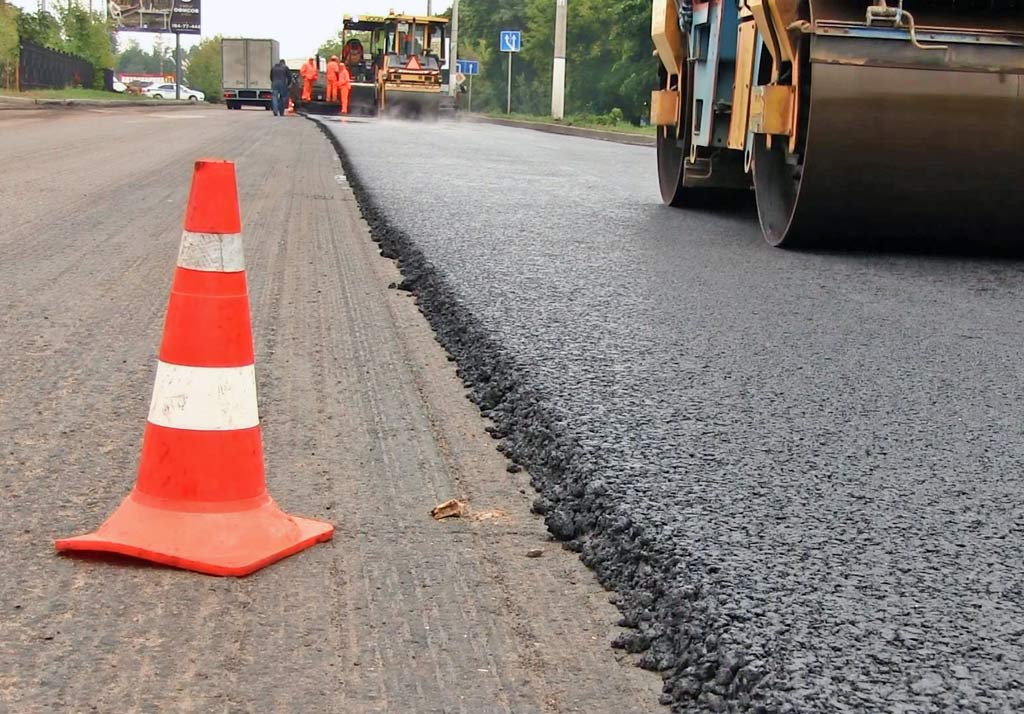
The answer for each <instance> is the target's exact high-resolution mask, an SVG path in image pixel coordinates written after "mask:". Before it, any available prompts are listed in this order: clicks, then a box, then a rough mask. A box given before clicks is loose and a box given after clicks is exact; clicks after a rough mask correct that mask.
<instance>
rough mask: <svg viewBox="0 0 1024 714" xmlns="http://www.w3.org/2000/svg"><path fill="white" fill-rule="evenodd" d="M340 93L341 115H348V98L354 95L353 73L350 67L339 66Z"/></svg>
mask: <svg viewBox="0 0 1024 714" xmlns="http://www.w3.org/2000/svg"><path fill="white" fill-rule="evenodd" d="M338 91H339V92H340V94H341V113H342V114H348V98H349V96H350V95H351V94H352V73H351V72H349V71H348V65H345V64H340V65H338Z"/></svg>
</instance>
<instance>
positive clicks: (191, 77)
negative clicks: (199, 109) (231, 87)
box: [185, 35, 223, 102]
mask: <svg viewBox="0 0 1024 714" xmlns="http://www.w3.org/2000/svg"><path fill="white" fill-rule="evenodd" d="M220 42H221V36H220V35H217V36H216V37H208V38H206V39H204V40H203V41H202V42H200V43H199V44H198V45H196V46H195V47H193V48H192V49H191V50H190V51H189V60H188V67H187V68H186V69H185V83H186V84H187V85H188V86H190V87H192V88H193V89H198V90H199V91H200V92H202V93H203V94H205V95H206V101H208V102H217V101H220V95H221V91H222V89H223V87H222V84H221V82H222V79H223V75H222V73H221V61H220Z"/></svg>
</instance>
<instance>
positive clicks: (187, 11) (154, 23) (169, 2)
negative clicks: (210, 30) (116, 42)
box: [107, 0, 200, 35]
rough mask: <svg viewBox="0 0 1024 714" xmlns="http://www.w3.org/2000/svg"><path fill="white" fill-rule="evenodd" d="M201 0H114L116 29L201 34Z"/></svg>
mask: <svg viewBox="0 0 1024 714" xmlns="http://www.w3.org/2000/svg"><path fill="white" fill-rule="evenodd" d="M199 3H200V0H110V2H108V3H107V12H108V14H109V16H110V19H111V20H113V21H114V29H116V30H123V31H126V32H169V33H170V32H180V33H182V34H183V35H198V34H199Z"/></svg>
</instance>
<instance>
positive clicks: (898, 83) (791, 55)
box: [651, 0, 1024, 247]
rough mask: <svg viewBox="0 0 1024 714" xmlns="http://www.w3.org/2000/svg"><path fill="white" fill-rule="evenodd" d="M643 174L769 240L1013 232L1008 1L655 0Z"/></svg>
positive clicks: (1012, 10)
mask: <svg viewBox="0 0 1024 714" xmlns="http://www.w3.org/2000/svg"><path fill="white" fill-rule="evenodd" d="M651 29H652V31H651V35H652V38H653V40H654V46H655V52H656V55H657V57H658V60H659V67H658V70H659V84H658V89H657V90H656V91H654V93H653V94H652V98H651V117H652V124H654V125H656V126H657V127H658V139H657V150H658V151H657V153H658V179H659V183H660V186H661V195H662V198H663V199H664V201H665V202H666V203H668V204H670V205H673V206H680V207H700V206H703V205H710V204H711V203H712V202H714V201H716V200H717V198H718V197H720V195H721V194H722V192H725V191H731V190H735V189H740V190H750V188H751V187H753V190H754V193H755V195H756V200H757V210H758V215H759V218H760V222H761V228H762V230H763V232H764V236H765V238H766V239H767V240H768V242H769V243H770V244H772V245H775V246H786V247H793V246H812V245H818V246H827V245H830V244H837V243H840V242H842V243H844V244H845V243H849V242H850V241H857V240H859V239H863V238H864V237H871V238H872V239H886V238H893V239H900V240H901V241H902V240H906V239H912V240H914V241H925V242H928V241H943V242H946V241H962V242H965V243H966V242H971V241H973V240H975V239H982V240H989V239H992V238H993V237H999V238H1016V239H1018V242H1019V239H1020V238H1021V237H1022V233H1024V201H1022V200H1021V198H1020V196H1021V191H1022V190H1024V0H895V2H894V1H893V0H707V1H703V2H702V1H700V0H653V19H652V28H651Z"/></svg>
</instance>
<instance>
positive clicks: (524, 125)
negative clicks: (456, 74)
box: [460, 114, 657, 147]
mask: <svg viewBox="0 0 1024 714" xmlns="http://www.w3.org/2000/svg"><path fill="white" fill-rule="evenodd" d="M460 121H468V122H476V123H480V124H497V125H498V126H508V127H513V128H515V129H531V130H533V131H542V132H544V133H546V134H561V135H563V136H578V137H582V138H584V139H596V140H598V141H611V142H613V143H616V144H627V145H629V146H650V147H653V146H655V144H656V143H657V139H656V138H655V137H653V136H644V135H642V134H626V133H624V132H621V131H606V130H604V129H588V128H585V127H580V126H568V125H565V124H549V123H547V122H539V121H524V120H522V119H501V118H499V117H487V116H481V115H479V114H464V115H461V117H460Z"/></svg>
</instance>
